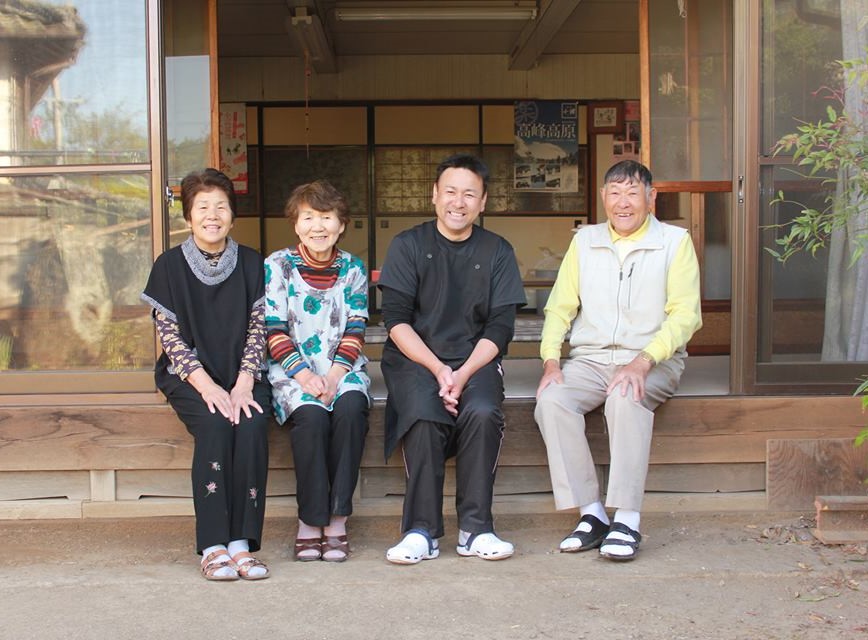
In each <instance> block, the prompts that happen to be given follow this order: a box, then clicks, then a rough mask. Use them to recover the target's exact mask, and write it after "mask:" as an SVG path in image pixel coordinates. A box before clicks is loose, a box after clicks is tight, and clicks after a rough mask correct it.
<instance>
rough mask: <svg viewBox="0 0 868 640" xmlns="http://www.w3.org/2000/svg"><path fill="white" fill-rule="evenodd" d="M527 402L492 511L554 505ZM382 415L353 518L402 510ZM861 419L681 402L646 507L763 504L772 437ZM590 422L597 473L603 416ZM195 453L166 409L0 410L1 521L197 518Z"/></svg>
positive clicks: (842, 434)
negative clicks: (385, 445) (192, 491)
mask: <svg viewBox="0 0 868 640" xmlns="http://www.w3.org/2000/svg"><path fill="white" fill-rule="evenodd" d="M533 408H534V403H533V401H532V400H520V399H513V400H507V401H506V403H505V406H504V409H505V413H506V418H507V433H506V437H505V440H504V447H503V451H502V455H501V458H500V466H499V471H498V478H497V484H496V487H495V493H496V496H497V502H496V511H498V510H499V511H500V512H504V511H510V512H530V513H532V512H540V511H543V512H546V511H551V510H553V503H552V499H551V495H550V484H549V477H548V469H547V466H546V456H545V447H544V445H543V442H542V438H541V437H540V435H539V431H538V430H537V427H536V424H535V423H534V420H533ZM383 410H384V405H383V402H382V401H378V402H377V403H376V404H375V406H374V408H373V410H372V412H371V418H370V425H371V428H370V432H369V435H368V439H367V444H366V450H365V455H364V459H363V463H362V470H361V477H360V483H359V488H358V492H357V499H356V505H357V508H356V511H357V513H363V514H364V513H371V514H374V513H388V514H397V513H399V512H400V502H401V494H402V493H403V490H404V483H403V476H402V473H403V469H402V465H401V460H400V456H399V455H397V456H393V458H392V459H391V460H389V461H388V462H386V461H384V459H383ZM863 421H864V416H863V415H862V413H861V410H860V406H859V402H858V400H855V399H853V398H849V397H734V396H727V397H676V398H673V399H672V400H670V401H669V402H668V403H666V404H665V405H664V406H663V407H661V408H660V409H659V410H658V412H657V420H656V427H655V434H654V439H653V442H652V450H651V468H650V471H649V476H648V484H647V491H648V492H649V494H648V498H647V499H646V509H652V510H653V509H661V510H673V509H679V508H684V509H688V510H689V509H691V508H715V509H727V508H748V509H754V510H755V509H760V510H762V509H765V508H766V497H765V489H766V468H767V465H766V461H767V443H768V441H769V440H770V439H804V438H807V439H813V438H852V437H853V436H854V435H855V434H856V433H857V432H858V430H859V428H860V426H861V425H862V423H863ZM588 428H589V434H590V438H591V445H592V448H593V450H594V455H595V460H596V461H597V462H598V464H599V465H600V467H601V468H600V471H601V472H602V471H603V470H604V467H605V465H606V463H607V461H608V457H607V442H606V436H605V434H604V432H603V421H602V417H601V415H600V414H599V413H595V414H592V415H590V416H589V424H588ZM269 439H270V475H269V487H268V495H269V496H270V497H271V498H272V499H271V500H270V502H269V505H270V506H269V514H276V513H283V514H292V513H294V499H293V496H294V492H295V478H294V474H293V472H292V457H291V451H290V445H289V437H288V433H287V431H286V430H285V429H282V428H280V427H278V426H277V425H273V426H272V428H271V430H270V435H269ZM191 456H192V438H191V437H190V436H189V435H188V433H187V432H186V429H185V428H184V426H183V425H182V424H181V423H180V421H179V420H178V419H177V417H176V416H175V415H174V413H173V412H172V410H171V408H169V407H168V406H167V405H165V404H153V405H144V406H128V407H117V406H99V407H94V406H63V407H42V408H34V407H21V408H15V407H11V408H10V407H7V408H2V409H0V518H10V517H11V518H17V517H82V516H124V515H172V514H178V513H184V514H189V513H192V505H191V502H190V500H189V495H190V480H189V465H190V460H191ZM604 476H605V474H603V473H601V477H604ZM446 491H447V494H454V479H453V477H452V475H451V474H450V475H449V476H448V479H447V487H446ZM658 494H659V495H658ZM727 498H728V499H727ZM703 505H705V506H703ZM727 505H729V506H727Z"/></svg>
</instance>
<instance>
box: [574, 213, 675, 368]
mask: <svg viewBox="0 0 868 640" xmlns="http://www.w3.org/2000/svg"><path fill="white" fill-rule="evenodd" d="M686 233H687V231H686V230H684V229H682V228H680V227H675V226H672V225H669V224H665V223H662V222H660V221H659V220H657V218H655V217H654V216H653V215H652V216H649V225H648V230H647V231H646V233H645V235H644V236H643V237H642V238H641V239H640V240H638V241H637V242H635V243H634V246H633V248H632V249H631V250H630V251H629V253H627V255H626V256H624V262H623V264H621V262H620V260H619V258H618V249H617V248H616V247H615V245H614V243H613V242H612V238H611V236H610V234H609V226H608V224H607V223H603V224H596V225H592V226H590V227H584V228H581V229H579V231H578V232H577V233H576V237H575V238H574V239H573V242H575V243H576V249H577V255H578V262H579V264H578V268H579V298H580V307H579V311H578V314H577V315H576V319H575V320H574V321H573V326H572V331H571V332H570V346H571V347H572V350H571V351H570V355H571V356H572V357H585V358H590V359H591V360H594V361H595V362H599V363H601V364H617V365H623V364H627V363H629V362H630V361H631V360H633V358H635V357H636V355H637V354H638V353H639V351H641V350H642V349H644V348H645V347H646V346H648V343H649V342H651V340H652V339H653V338H654V336H655V335H656V333H657V331H658V330H659V329H660V326H661V325H662V324H663V321H664V320H665V319H666V313H665V308H666V288H667V287H666V283H667V278H668V275H669V266H670V265H671V264H672V259H673V258H674V257H675V254H676V253H677V251H678V247H679V245H680V244H681V242H682V240H683V239H684V235H685V234H686ZM685 346H686V345H681V347H679V349H678V350H677V351H676V353H675V355H674V356H673V358H679V359H680V358H684V357H685V356H686V355H687V352H686V350H685Z"/></svg>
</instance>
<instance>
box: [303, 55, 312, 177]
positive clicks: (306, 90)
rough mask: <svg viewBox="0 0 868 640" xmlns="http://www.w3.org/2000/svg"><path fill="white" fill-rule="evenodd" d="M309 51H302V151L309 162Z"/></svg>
mask: <svg viewBox="0 0 868 640" xmlns="http://www.w3.org/2000/svg"><path fill="white" fill-rule="evenodd" d="M310 73H311V71H310V51H308V50H307V48H306V47H305V50H304V150H305V155H306V156H307V159H308V160H310Z"/></svg>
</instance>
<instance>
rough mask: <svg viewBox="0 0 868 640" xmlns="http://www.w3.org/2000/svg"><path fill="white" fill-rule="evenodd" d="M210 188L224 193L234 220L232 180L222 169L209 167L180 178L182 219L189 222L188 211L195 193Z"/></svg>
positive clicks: (209, 189) (234, 203) (190, 209)
mask: <svg viewBox="0 0 868 640" xmlns="http://www.w3.org/2000/svg"><path fill="white" fill-rule="evenodd" d="M212 189H220V191H222V192H223V193H225V194H226V197H227V198H228V199H229V206H230V208H231V209H232V220H233V221H234V220H235V210H236V206H235V205H236V199H235V188H234V187H233V186H232V180H230V179H229V177H228V176H227V175H226V174H225V173H223V172H222V171H217V169H212V168H211V167H209V168H207V169H202V170H201V171H192V172H190V173H188V174H187V175H186V176H184V179H183V180H181V210H182V211H183V213H184V220H186V221H187V222H190V212H191V211H192V209H193V200H194V199H195V197H196V195H197V194H199V193H201V192H202V191H211V190H212Z"/></svg>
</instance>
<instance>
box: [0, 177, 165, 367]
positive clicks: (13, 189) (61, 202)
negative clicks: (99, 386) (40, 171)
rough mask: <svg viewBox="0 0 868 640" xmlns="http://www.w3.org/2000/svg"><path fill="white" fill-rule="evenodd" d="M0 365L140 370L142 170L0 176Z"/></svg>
mask: <svg viewBox="0 0 868 640" xmlns="http://www.w3.org/2000/svg"><path fill="white" fill-rule="evenodd" d="M0 225H2V228H3V238H2V245H0V246H2V250H0V370H5V371H8V370H17V371H22V370H41V371H49V370H82V369H84V370H113V371H121V370H126V371H129V370H145V369H149V368H151V367H153V360H154V332H153V326H152V322H151V320H150V316H149V314H148V309H147V308H146V307H145V306H143V305H142V304H141V302H140V300H139V294H140V293H141V291H142V289H143V288H144V285H145V282H146V281H147V277H148V273H149V272H150V268H151V203H150V186H149V176H148V175H147V174H145V173H142V174H126V175H122V176H104V175H81V174H76V175H70V176H66V177H62V176H57V175H45V176H37V177H26V178H25V177H21V178H3V179H0Z"/></svg>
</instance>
